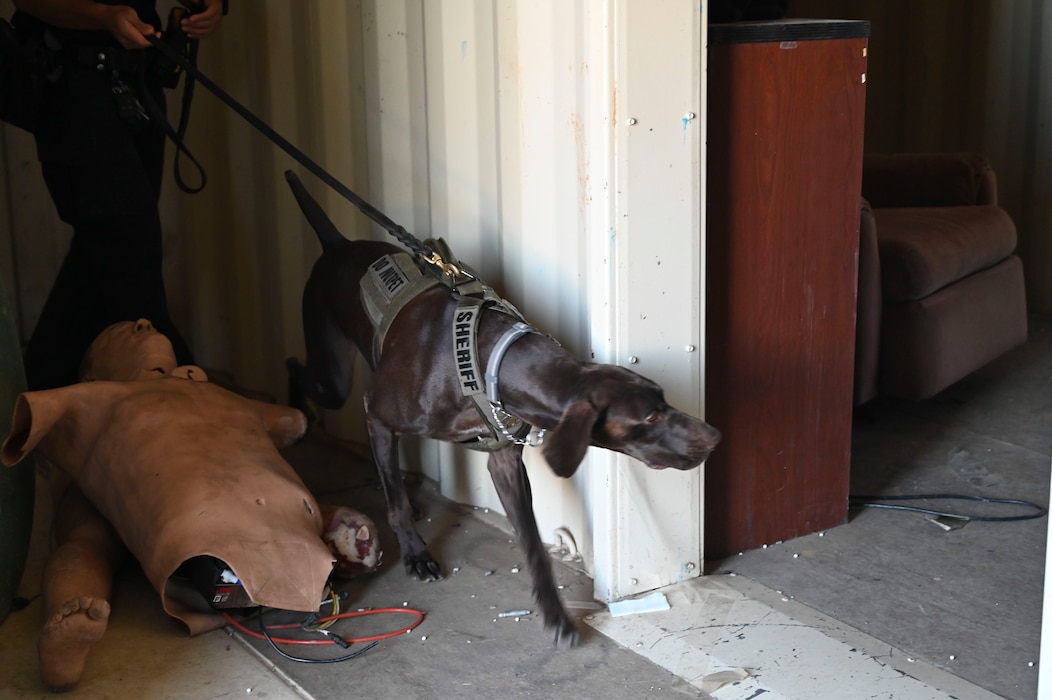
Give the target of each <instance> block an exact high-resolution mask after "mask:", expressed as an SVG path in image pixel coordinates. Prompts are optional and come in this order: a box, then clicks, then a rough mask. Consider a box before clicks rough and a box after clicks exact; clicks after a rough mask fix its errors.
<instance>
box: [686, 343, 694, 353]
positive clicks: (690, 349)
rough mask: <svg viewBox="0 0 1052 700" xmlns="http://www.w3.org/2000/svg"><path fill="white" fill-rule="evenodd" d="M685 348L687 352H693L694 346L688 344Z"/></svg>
mask: <svg viewBox="0 0 1052 700" xmlns="http://www.w3.org/2000/svg"><path fill="white" fill-rule="evenodd" d="M685 349H686V351H687V352H694V350H695V349H696V348H695V347H694V346H693V345H688V346H687V347H686V348H685Z"/></svg>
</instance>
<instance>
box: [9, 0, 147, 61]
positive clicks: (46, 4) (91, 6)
mask: <svg viewBox="0 0 1052 700" xmlns="http://www.w3.org/2000/svg"><path fill="white" fill-rule="evenodd" d="M14 3H15V7H17V8H18V9H19V10H22V11H23V12H25V13H27V14H30V15H33V16H34V17H36V18H37V19H39V20H41V21H42V22H46V23H47V24H50V25H53V26H55V27H62V28H63V29H79V30H85V29H86V30H100V29H101V30H105V31H107V32H109V33H110V34H112V35H113V38H115V39H116V40H117V42H118V43H119V44H120V45H121V46H123V47H124V48H126V49H136V48H139V49H141V48H146V47H147V46H149V45H150V42H149V41H147V39H146V37H147V36H148V35H151V34H152V35H154V36H160V32H158V31H157V30H156V29H155V28H154V27H153V26H152V25H150V24H149V23H148V22H143V21H142V20H141V19H139V15H138V14H136V12H135V10H134V9H132V8H131V7H128V6H127V5H103V4H101V3H97V2H95V1H94V0H14Z"/></svg>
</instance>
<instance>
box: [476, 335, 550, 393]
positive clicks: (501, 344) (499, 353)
mask: <svg viewBox="0 0 1052 700" xmlns="http://www.w3.org/2000/svg"><path fill="white" fill-rule="evenodd" d="M527 333H539V331H538V330H537V329H536V328H534V327H533V326H531V325H530V324H528V323H523V322H522V321H519V322H518V323H516V324H515V325H513V326H512V327H511V328H509V329H508V330H507V331H505V332H504V335H502V336H501V337H500V340H498V341H497V344H496V345H495V346H493V352H492V353H491V354H490V356H489V362H487V363H486V374H485V379H486V398H487V399H489V402H490V403H492V404H496V405H498V406H499V405H500V389H499V388H498V387H497V383H498V380H497V376H498V373H499V372H500V363H501V362H503V361H504V353H506V352H507V351H508V348H510V347H511V344H512V343H514V342H515V341H516V340H518V339H519V338H521V337H522V336H524V335H526V334H527Z"/></svg>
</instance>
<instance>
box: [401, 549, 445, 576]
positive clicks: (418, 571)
mask: <svg viewBox="0 0 1052 700" xmlns="http://www.w3.org/2000/svg"><path fill="white" fill-rule="evenodd" d="M402 560H403V561H404V562H405V573H406V575H408V576H414V577H416V578H417V579H419V580H421V581H441V580H442V578H443V577H442V567H441V566H440V565H439V563H438V562H437V561H435V558H434V557H433V556H431V553H430V552H427V551H424V552H421V553H420V554H416V555H413V554H407V555H405V556H404V557H403V558H402Z"/></svg>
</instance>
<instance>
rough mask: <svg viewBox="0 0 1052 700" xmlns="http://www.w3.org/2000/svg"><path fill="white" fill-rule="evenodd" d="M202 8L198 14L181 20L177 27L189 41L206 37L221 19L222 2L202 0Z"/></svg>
mask: <svg viewBox="0 0 1052 700" xmlns="http://www.w3.org/2000/svg"><path fill="white" fill-rule="evenodd" d="M204 6H205V9H203V10H201V11H200V12H198V13H196V14H193V15H190V16H189V17H185V18H183V21H182V23H181V24H180V25H179V26H180V27H181V28H182V30H183V32H185V33H186V35H187V36H188V37H190V38H191V39H200V38H202V37H206V36H208V35H209V34H211V33H212V32H214V31H215V30H216V28H217V27H218V26H219V22H220V21H222V19H223V0H204Z"/></svg>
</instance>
